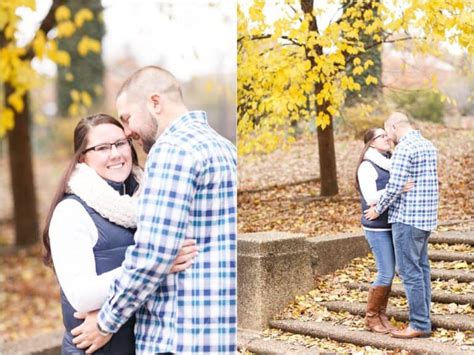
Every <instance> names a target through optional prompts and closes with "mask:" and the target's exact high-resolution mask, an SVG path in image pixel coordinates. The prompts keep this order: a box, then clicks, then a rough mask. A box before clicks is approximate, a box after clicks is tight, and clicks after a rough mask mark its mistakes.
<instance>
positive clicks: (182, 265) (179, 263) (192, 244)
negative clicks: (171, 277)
mask: <svg viewBox="0 0 474 355" xmlns="http://www.w3.org/2000/svg"><path fill="white" fill-rule="evenodd" d="M198 254H199V250H198V247H197V246H196V241H195V240H194V239H186V240H185V241H184V243H183V246H182V247H181V249H180V251H179V253H178V255H177V256H176V259H175V260H174V263H173V266H172V267H171V269H170V272H180V271H184V270H186V269H187V268H188V267H190V266H191V265H192V264H193V262H194V258H195V257H196V256H197V255H198Z"/></svg>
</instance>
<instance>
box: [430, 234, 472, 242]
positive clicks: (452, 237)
mask: <svg viewBox="0 0 474 355" xmlns="http://www.w3.org/2000/svg"><path fill="white" fill-rule="evenodd" d="M428 241H429V242H430V243H447V244H469V245H474V231H465V232H458V231H449V232H439V233H433V234H431V236H430V238H429V239H428Z"/></svg>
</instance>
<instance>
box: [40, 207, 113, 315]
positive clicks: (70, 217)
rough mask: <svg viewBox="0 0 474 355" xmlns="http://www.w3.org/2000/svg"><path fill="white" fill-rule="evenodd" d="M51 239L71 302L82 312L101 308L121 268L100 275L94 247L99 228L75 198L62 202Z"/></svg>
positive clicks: (57, 210) (57, 264) (52, 252)
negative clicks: (96, 265)
mask: <svg viewBox="0 0 474 355" xmlns="http://www.w3.org/2000/svg"><path fill="white" fill-rule="evenodd" d="M49 238H50V244H51V255H52V259H53V264H54V269H55V271H56V275H57V277H58V280H59V284H60V285H61V288H62V290H63V292H64V294H65V295H66V298H67V299H68V301H69V302H70V303H71V305H72V306H73V307H74V308H75V309H76V310H77V311H79V312H89V311H92V310H95V309H99V308H100V307H101V306H102V304H103V303H104V302H105V301H106V299H107V294H108V291H109V287H110V284H111V283H112V281H113V279H114V278H115V275H116V274H117V272H118V271H119V270H120V268H116V269H114V270H111V271H108V272H106V273H103V274H101V275H97V273H96V268H95V259H94V253H93V248H94V245H95V244H96V243H97V240H98V231H97V227H96V226H95V224H94V221H93V220H92V218H91V217H90V216H89V214H88V213H87V211H86V209H85V208H84V207H83V206H82V205H81V204H80V203H79V202H78V201H76V200H73V199H67V200H64V201H61V202H60V203H59V204H58V205H57V206H56V208H55V210H54V213H53V217H52V219H51V224H50V227H49Z"/></svg>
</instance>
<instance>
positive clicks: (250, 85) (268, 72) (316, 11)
mask: <svg viewBox="0 0 474 355" xmlns="http://www.w3.org/2000/svg"><path fill="white" fill-rule="evenodd" d="M237 11H238V126H237V131H238V138H239V139H238V145H239V147H238V149H239V154H247V153H249V152H268V151H271V150H274V149H276V148H277V147H279V146H280V145H281V144H282V143H287V142H291V141H292V140H293V139H294V138H293V135H292V122H303V121H307V122H309V121H313V122H314V123H315V124H316V127H317V136H318V148H319V163H320V173H321V195H322V196H332V195H335V194H337V193H338V184H337V170H336V159H335V149H334V133H333V118H334V116H335V115H336V114H337V113H338V112H339V110H340V109H341V107H342V105H343V104H344V101H345V98H346V96H347V93H348V92H358V91H360V90H361V85H360V83H359V82H358V80H357V79H360V77H364V82H365V84H366V85H380V83H379V82H378V79H377V78H376V77H374V76H372V75H367V74H366V72H367V71H368V69H369V68H371V66H373V65H374V62H373V61H372V60H371V59H370V58H367V57H366V56H365V55H364V53H366V52H368V51H370V50H373V48H378V49H379V50H381V46H382V44H384V43H397V45H400V46H403V45H404V44H405V43H407V44H408V43H409V45H410V48H411V50H413V51H415V52H421V53H430V54H433V55H439V54H441V51H440V47H441V46H440V44H441V43H450V44H452V45H458V46H460V47H463V48H464V49H465V50H466V51H467V52H468V53H470V55H472V54H473V53H474V2H470V1H462V0H449V1H444V0H411V1H403V0H391V1H390V0H387V1H383V2H381V1H378V0H377V1H373V0H357V1H355V0H341V1H337V0H333V1H324V2H317V3H313V0H280V1H279V0H275V1H274V2H272V4H271V6H270V4H269V3H268V2H266V1H264V0H249V1H247V2H244V1H243V0H242V1H240V2H239V4H238V10H237ZM368 39H370V40H368ZM348 68H350V70H348Z"/></svg>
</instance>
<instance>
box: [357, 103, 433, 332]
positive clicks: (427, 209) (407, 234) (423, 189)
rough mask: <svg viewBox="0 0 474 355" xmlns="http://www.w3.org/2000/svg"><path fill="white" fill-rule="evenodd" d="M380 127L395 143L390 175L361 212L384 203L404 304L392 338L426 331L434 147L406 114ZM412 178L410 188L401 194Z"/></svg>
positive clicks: (375, 212) (377, 210) (372, 214)
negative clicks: (403, 322)
mask: <svg viewBox="0 0 474 355" xmlns="http://www.w3.org/2000/svg"><path fill="white" fill-rule="evenodd" d="M385 131H386V132H387V134H388V135H389V137H390V138H391V139H392V140H393V141H394V142H396V143H397V147H396V149H395V152H394V154H393V157H392V165H391V169H390V180H389V182H388V184H387V186H386V187H385V192H384V193H383V195H382V196H381V198H380V200H379V202H378V204H377V205H376V206H373V207H371V208H370V209H368V210H367V211H366V217H367V218H369V219H375V218H377V217H378V216H379V215H380V214H382V213H383V212H384V211H385V210H386V209H387V208H389V210H388V221H389V223H392V236H393V244H394V249H395V259H396V263H397V269H398V273H399V275H400V277H401V279H402V281H403V285H404V287H405V292H406V295H407V300H408V306H409V319H410V324H409V326H408V327H407V328H405V329H403V330H398V331H394V332H392V333H391V334H392V336H394V337H397V338H415V337H424V336H429V335H430V334H431V321H430V305H431V277H430V264H429V260H428V237H429V236H430V233H431V231H432V230H434V229H435V228H436V225H437V218H438V169H437V152H436V148H435V147H434V146H433V144H432V143H431V142H430V141H428V140H427V139H425V138H423V137H422V136H421V134H420V132H419V131H416V130H413V128H412V127H411V126H410V123H409V121H408V118H407V116H406V115H404V114H403V113H400V112H395V113H393V114H392V115H390V117H389V118H388V119H387V121H386V122H385ZM408 179H412V180H413V181H414V182H415V187H414V188H413V189H412V190H410V191H409V192H407V193H403V194H402V189H403V185H404V184H405V183H406V182H407V181H408Z"/></svg>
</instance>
